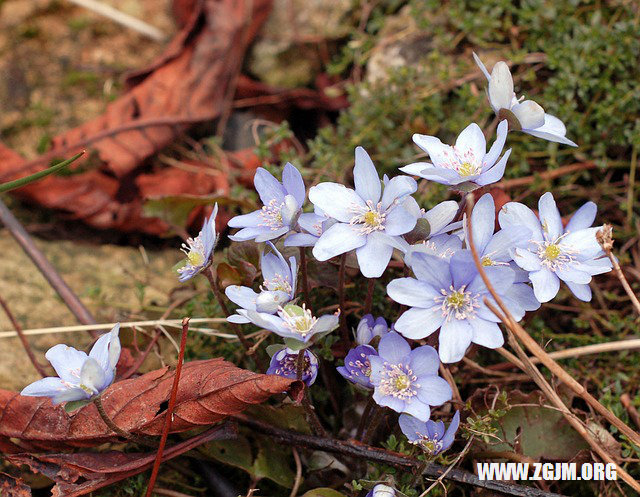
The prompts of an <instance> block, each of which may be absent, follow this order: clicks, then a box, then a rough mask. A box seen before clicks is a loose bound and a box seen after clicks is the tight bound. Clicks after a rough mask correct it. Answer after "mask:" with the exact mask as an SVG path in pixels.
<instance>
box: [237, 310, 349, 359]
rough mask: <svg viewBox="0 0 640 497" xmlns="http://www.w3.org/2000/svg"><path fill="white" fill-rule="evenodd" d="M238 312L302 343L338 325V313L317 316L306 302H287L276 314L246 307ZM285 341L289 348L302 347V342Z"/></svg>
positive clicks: (261, 325)
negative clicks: (300, 303)
mask: <svg viewBox="0 0 640 497" xmlns="http://www.w3.org/2000/svg"><path fill="white" fill-rule="evenodd" d="M237 312H238V314H240V315H241V316H243V317H245V318H246V319H247V321H248V322H251V323H253V324H255V325H256V326H259V327H261V328H264V329H266V330H269V331H272V332H274V333H275V334H276V335H278V336H281V337H283V338H286V339H290V340H294V341H296V342H301V343H302V344H308V343H310V341H311V339H312V338H314V337H315V338H318V337H320V336H324V335H326V334H327V333H329V332H331V331H333V330H335V329H336V328H337V327H338V314H325V315H324V316H321V317H319V318H316V317H314V316H313V314H312V312H311V311H310V310H309V309H307V308H306V307H305V305H304V304H303V305H302V307H300V306H298V305H293V304H287V305H285V306H284V307H282V308H280V309H278V313H277V315H275V316H274V315H273V314H266V313H264V312H257V311H251V310H246V309H238V311H237ZM285 343H286V344H287V346H288V347H289V348H294V349H296V350H297V349H299V348H301V346H300V343H298V344H294V343H292V342H290V341H287V340H285Z"/></svg>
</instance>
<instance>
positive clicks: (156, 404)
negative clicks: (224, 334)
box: [0, 358, 302, 449]
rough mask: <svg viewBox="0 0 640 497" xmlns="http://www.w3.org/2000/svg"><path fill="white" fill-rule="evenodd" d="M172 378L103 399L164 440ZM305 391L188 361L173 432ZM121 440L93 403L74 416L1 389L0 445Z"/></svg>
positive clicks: (166, 374) (134, 429)
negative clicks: (283, 394)
mask: <svg viewBox="0 0 640 497" xmlns="http://www.w3.org/2000/svg"><path fill="white" fill-rule="evenodd" d="M173 376H174V373H173V372H170V371H168V369H167V368H162V369H159V370H156V371H152V372H150V373H147V374H145V375H142V376H140V377H138V378H133V379H129V380H124V381H119V382H116V383H114V384H113V385H112V386H111V387H109V388H108V389H107V390H106V391H105V392H104V393H103V394H102V402H103V405H104V407H105V410H106V412H107V414H108V415H109V416H110V417H111V418H112V419H113V420H114V422H115V423H116V424H117V425H118V426H119V427H120V428H122V429H123V430H125V431H128V432H130V433H133V434H140V435H159V434H160V432H161V431H162V425H163V422H164V415H165V411H166V407H167V404H168V399H169V394H170V392H171V386H172V382H173ZM301 387H302V384H301V382H299V381H295V380H290V379H287V378H283V377H281V376H271V375H264V374H257V373H254V372H252V371H247V370H244V369H241V368H238V367H236V366H234V365H233V364H231V363H229V362H226V361H224V360H223V359H220V358H217V359H210V360H206V361H194V362H189V363H187V364H185V365H184V368H183V370H182V375H181V377H180V384H179V387H178V394H177V401H176V406H175V409H174V411H173V422H172V425H171V432H172V433H175V432H182V431H186V430H190V429H193V428H197V427H201V426H209V425H212V424H214V423H216V422H218V421H221V420H223V419H225V418H226V417H227V416H230V415H233V414H237V413H240V412H242V411H243V410H244V409H246V408H247V407H248V406H250V405H252V404H261V403H263V402H265V401H266V400H267V399H268V398H269V397H271V396H272V395H275V394H278V393H282V392H289V393H290V394H291V395H292V396H293V397H294V398H297V397H298V396H299V395H300V393H301V392H302V389H301ZM117 438H118V437H117V436H116V435H115V434H114V433H112V432H111V430H110V429H109V428H108V427H107V426H106V424H105V423H104V422H103V421H102V419H101V418H100V416H99V414H98V411H97V409H96V407H95V405H93V404H89V405H87V406H86V407H84V408H82V409H80V410H78V411H77V412H75V413H74V414H72V415H69V414H67V413H66V412H65V410H64V409H63V407H61V406H56V407H54V406H53V405H52V404H51V402H50V400H49V399H47V398H41V397H22V396H21V395H19V394H18V393H16V392H10V391H7V390H0V442H3V441H6V442H9V440H10V439H13V441H14V442H15V441H16V440H18V441H19V443H20V445H21V446H23V447H24V448H29V449H59V448H66V447H91V446H96V445H99V444H101V443H104V442H108V441H113V440H116V439H117ZM16 443H17V442H16ZM0 446H4V445H0ZM6 448H8V449H10V448H11V446H10V445H6Z"/></svg>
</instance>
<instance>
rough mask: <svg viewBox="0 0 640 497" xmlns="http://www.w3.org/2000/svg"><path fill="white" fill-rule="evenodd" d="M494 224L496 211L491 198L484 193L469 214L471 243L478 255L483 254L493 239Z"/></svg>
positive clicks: (488, 194)
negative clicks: (471, 234)
mask: <svg viewBox="0 0 640 497" xmlns="http://www.w3.org/2000/svg"><path fill="white" fill-rule="evenodd" d="M495 224H496V210H495V203H494V201H493V196H492V195H491V194H490V193H485V194H484V195H483V196H482V197H480V200H478V202H477V203H476V205H475V206H474V207H473V211H472V212H471V227H472V229H473V243H474V244H475V246H476V250H477V251H478V253H479V254H484V253H485V247H486V246H487V244H488V243H489V241H490V240H491V238H492V237H493V230H494V228H495Z"/></svg>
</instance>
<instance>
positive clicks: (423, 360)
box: [409, 345, 440, 378]
mask: <svg viewBox="0 0 640 497" xmlns="http://www.w3.org/2000/svg"><path fill="white" fill-rule="evenodd" d="M409 367H410V368H411V371H413V374H414V375H416V376H417V377H418V378H422V377H424V376H431V375H437V374H438V368H439V367H440V359H439V358H438V352H437V351H436V349H434V348H433V347H431V346H430V345H422V346H421V347H417V348H415V349H413V350H412V351H411V353H410V354H409Z"/></svg>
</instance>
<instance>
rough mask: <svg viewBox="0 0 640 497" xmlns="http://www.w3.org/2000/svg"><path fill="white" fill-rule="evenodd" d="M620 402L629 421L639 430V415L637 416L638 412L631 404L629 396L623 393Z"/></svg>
mask: <svg viewBox="0 0 640 497" xmlns="http://www.w3.org/2000/svg"><path fill="white" fill-rule="evenodd" d="M620 402H621V403H622V405H623V406H624V408H625V409H626V410H627V413H628V414H629V417H630V418H631V420H632V421H633V422H634V423H635V424H636V426H637V427H638V428H640V414H638V410H637V409H636V408H635V406H634V405H633V404H632V403H631V397H629V394H628V393H623V394H622V395H621V396H620Z"/></svg>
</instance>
